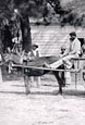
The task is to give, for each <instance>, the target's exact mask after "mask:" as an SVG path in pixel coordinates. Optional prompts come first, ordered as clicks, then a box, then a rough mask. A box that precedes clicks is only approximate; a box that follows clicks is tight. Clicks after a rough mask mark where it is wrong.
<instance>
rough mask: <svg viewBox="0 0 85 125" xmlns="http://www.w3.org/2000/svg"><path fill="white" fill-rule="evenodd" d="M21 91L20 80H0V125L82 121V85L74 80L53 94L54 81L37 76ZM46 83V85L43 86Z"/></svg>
mask: <svg viewBox="0 0 85 125" xmlns="http://www.w3.org/2000/svg"><path fill="white" fill-rule="evenodd" d="M41 83H42V84H41V85H40V86H39V87H31V94H29V95H28V96H26V95H25V88H24V82H23V79H22V80H18V81H10V82H9V81H8V82H4V83H0V125H68V124H69V125H84V124H85V88H84V86H82V85H81V86H80V85H77V89H75V86H74V84H73V85H68V86H67V87H65V88H63V95H62V96H61V95H56V92H57V90H58V86H57V84H56V81H55V80H54V81H52V80H50V81H49V80H48V79H47V80H46V79H45V80H41ZM47 85H48V86H47Z"/></svg>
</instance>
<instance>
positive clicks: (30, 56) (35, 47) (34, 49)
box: [28, 44, 40, 87]
mask: <svg viewBox="0 0 85 125" xmlns="http://www.w3.org/2000/svg"><path fill="white" fill-rule="evenodd" d="M39 56H40V54H39V47H38V45H37V44H33V45H32V50H31V51H29V53H28V60H29V61H33V60H35V59H37V58H39ZM31 81H32V83H33V84H34V83H35V84H37V86H38V87H39V86H40V77H31ZM35 86H36V85H35Z"/></svg>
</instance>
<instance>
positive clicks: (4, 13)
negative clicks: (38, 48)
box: [0, 0, 32, 51]
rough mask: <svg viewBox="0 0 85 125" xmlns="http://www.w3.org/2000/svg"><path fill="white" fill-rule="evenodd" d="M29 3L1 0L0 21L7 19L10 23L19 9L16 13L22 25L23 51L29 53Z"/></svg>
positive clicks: (22, 0) (24, 0)
mask: <svg viewBox="0 0 85 125" xmlns="http://www.w3.org/2000/svg"><path fill="white" fill-rule="evenodd" d="M28 2H29V1H26V0H21V1H17V0H0V21H3V20H4V19H5V18H6V19H8V20H9V21H10V20H11V18H12V17H13V14H14V13H15V12H14V10H15V9H16V8H17V10H18V13H16V15H17V17H18V18H19V21H20V23H21V30H22V38H23V42H22V44H23V49H24V50H25V51H29V50H30V49H31V44H32V42H31V33H30V24H29V15H28V10H29V3H28Z"/></svg>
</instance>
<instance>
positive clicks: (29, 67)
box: [12, 64, 80, 73]
mask: <svg viewBox="0 0 85 125" xmlns="http://www.w3.org/2000/svg"><path fill="white" fill-rule="evenodd" d="M12 67H13V68H24V69H25V68H26V69H34V70H46V71H60V72H61V71H64V72H73V73H78V72H80V69H78V70H75V69H56V68H55V69H54V68H50V67H49V68H47V67H36V66H28V65H21V64H19V65H18V64H12Z"/></svg>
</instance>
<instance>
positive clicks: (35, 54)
mask: <svg viewBox="0 0 85 125" xmlns="http://www.w3.org/2000/svg"><path fill="white" fill-rule="evenodd" d="M28 57H29V60H34V59H36V58H38V57H39V47H38V45H37V44H33V45H32V50H31V51H30V52H29V53H28Z"/></svg>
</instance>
